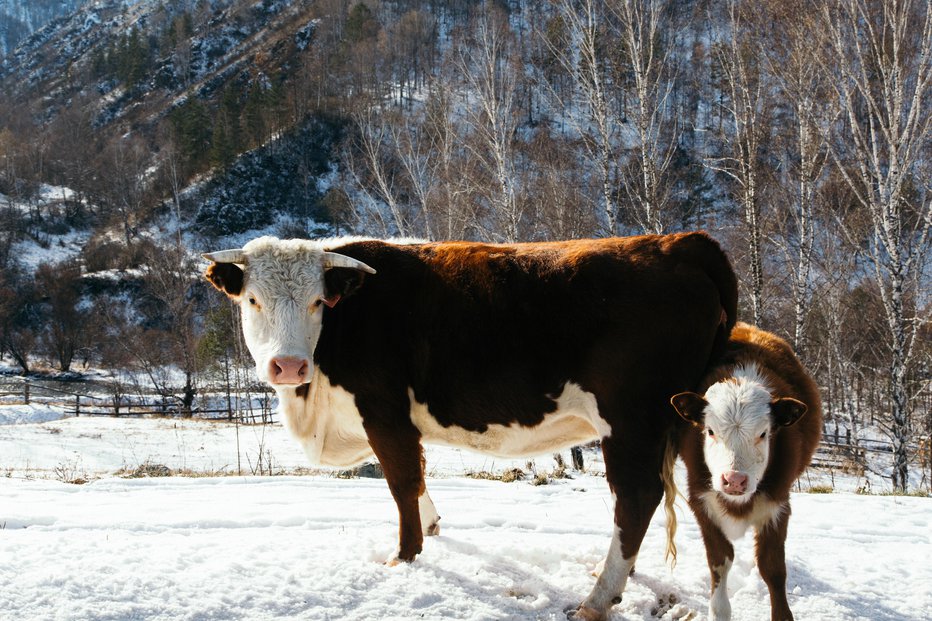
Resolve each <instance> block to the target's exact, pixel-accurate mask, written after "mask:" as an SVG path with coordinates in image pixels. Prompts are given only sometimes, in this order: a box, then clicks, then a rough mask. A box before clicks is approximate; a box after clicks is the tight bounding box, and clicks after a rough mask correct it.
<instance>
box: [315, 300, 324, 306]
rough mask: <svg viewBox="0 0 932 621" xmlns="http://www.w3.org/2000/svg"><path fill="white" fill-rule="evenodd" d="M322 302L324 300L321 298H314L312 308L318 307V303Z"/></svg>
mask: <svg viewBox="0 0 932 621" xmlns="http://www.w3.org/2000/svg"><path fill="white" fill-rule="evenodd" d="M323 303H324V300H323V299H322V298H317V299H316V300H314V308H320V305H321V304H323Z"/></svg>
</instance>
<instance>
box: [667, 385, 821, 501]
mask: <svg viewBox="0 0 932 621" xmlns="http://www.w3.org/2000/svg"><path fill="white" fill-rule="evenodd" d="M670 402H671V403H672V404H673V407H674V408H676V411H677V412H678V413H679V415H680V416H682V417H683V418H684V419H686V420H687V421H688V422H690V423H691V424H693V425H694V426H696V427H697V428H699V429H700V430H701V431H702V434H703V449H704V457H705V463H706V466H707V467H708V469H709V472H710V473H711V474H712V489H714V490H715V491H716V492H719V493H720V494H722V495H723V496H724V497H725V498H727V499H728V500H731V501H733V502H736V503H742V502H747V501H748V500H750V499H751V496H752V495H753V494H754V492H756V491H757V486H758V484H759V483H760V481H761V478H762V477H763V476H764V472H765V471H766V470H767V464H768V463H769V461H770V451H771V447H772V445H773V442H772V441H773V438H774V434H775V433H777V431H778V430H779V428H780V427H788V426H790V425H792V424H793V423H795V422H796V421H797V420H799V418H800V417H801V416H802V415H803V414H805V413H806V405H805V404H804V403H802V402H801V401H797V400H796V399H792V398H789V397H784V398H780V399H774V398H773V397H772V396H771V392H770V390H769V389H768V388H767V382H766V380H765V379H763V378H762V377H761V375H760V373H759V372H758V371H757V370H756V369H754V368H752V369H746V368H738V369H736V370H735V373H734V375H733V376H731V377H728V378H726V379H724V380H722V381H720V382H717V383H715V384H713V385H712V386H710V387H709V389H708V390H707V391H706V393H705V395H697V394H696V393H692V392H684V393H680V394H678V395H674V396H673V398H672V399H670Z"/></svg>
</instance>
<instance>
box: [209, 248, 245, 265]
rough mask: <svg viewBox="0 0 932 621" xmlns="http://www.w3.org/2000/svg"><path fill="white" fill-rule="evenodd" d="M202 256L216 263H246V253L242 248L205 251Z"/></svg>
mask: <svg viewBox="0 0 932 621" xmlns="http://www.w3.org/2000/svg"><path fill="white" fill-rule="evenodd" d="M201 256H202V257H204V258H205V259H207V260H208V261H213V262H214V263H239V264H240V265H246V253H244V252H243V250H242V248H237V249H236V250H218V251H217V252H205V253H204V254H202V255H201Z"/></svg>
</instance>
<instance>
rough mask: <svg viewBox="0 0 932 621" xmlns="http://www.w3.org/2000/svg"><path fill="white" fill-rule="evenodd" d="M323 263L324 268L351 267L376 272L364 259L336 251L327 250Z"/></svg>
mask: <svg viewBox="0 0 932 621" xmlns="http://www.w3.org/2000/svg"><path fill="white" fill-rule="evenodd" d="M323 263H324V269H330V268H331V267H349V268H352V269H354V270H362V271H364V272H368V273H370V274H375V270H374V269H372V268H371V267H369V266H368V265H366V264H365V263H363V262H362V261H359V260H358V259H354V258H352V257H348V256H346V255H345V254H338V253H336V252H325V253H324V259H323Z"/></svg>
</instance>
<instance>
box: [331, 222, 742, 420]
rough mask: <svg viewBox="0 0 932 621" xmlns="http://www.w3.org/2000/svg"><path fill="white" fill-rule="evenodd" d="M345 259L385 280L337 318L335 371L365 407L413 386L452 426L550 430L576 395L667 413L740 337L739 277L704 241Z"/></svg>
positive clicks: (484, 247)
mask: <svg viewBox="0 0 932 621" xmlns="http://www.w3.org/2000/svg"><path fill="white" fill-rule="evenodd" d="M334 250H335V251H338V252H340V253H341V254H345V255H347V256H351V257H354V258H356V259H359V260H361V261H364V262H365V263H366V264H367V265H370V266H372V267H373V268H375V270H376V271H377V273H376V274H375V275H373V276H370V277H368V278H367V279H366V283H365V285H364V286H363V287H361V288H360V289H359V291H358V292H357V293H355V294H354V295H353V296H352V297H350V298H348V299H346V300H345V301H343V302H341V303H340V305H339V306H337V307H336V308H334V309H327V310H326V311H325V315H324V328H323V332H322V334H321V341H320V344H319V346H318V353H317V355H316V356H315V357H317V358H318V359H319V363H320V364H321V368H322V369H324V370H325V372H326V373H327V375H328V376H330V377H331V378H332V380H333V381H335V382H337V383H339V384H341V385H347V384H348V383H351V384H356V385H355V386H348V389H349V390H350V392H353V393H358V391H359V390H360V389H365V388H366V387H367V386H372V385H373V384H374V383H376V382H378V383H380V385H382V386H385V385H389V384H390V385H393V386H395V387H396V388H397V389H399V390H403V391H405V393H406V392H407V390H408V389H409V388H410V389H411V391H412V392H413V397H414V399H415V400H416V401H417V402H419V403H423V404H427V406H428V407H429V410H430V413H431V415H432V416H434V417H435V418H436V419H437V420H438V421H439V423H440V424H442V425H445V426H446V425H454V424H455V425H458V426H461V427H464V428H466V429H469V430H474V431H483V430H485V429H486V428H487V426H488V425H489V424H501V425H508V424H511V423H519V424H521V425H524V426H533V425H536V424H538V423H539V422H540V421H541V420H542V418H543V417H544V416H545V415H546V414H547V413H549V412H551V411H553V410H554V408H555V407H556V406H555V399H556V398H557V397H558V396H559V395H560V394H561V391H562V390H563V388H564V387H565V386H566V385H567V383H568V382H572V383H574V384H577V385H578V386H580V387H581V388H582V390H584V391H586V392H588V393H591V394H594V395H596V397H597V399H598V401H599V406H600V409H605V408H606V407H607V408H610V409H620V408H622V407H623V406H624V403H625V402H631V403H634V404H638V403H643V402H645V401H652V402H655V403H658V404H663V405H662V406H659V407H658V408H657V410H658V411H659V410H661V409H664V408H665V404H666V398H667V397H668V395H669V394H671V393H672V392H676V391H678V390H684V389H686V388H688V387H690V386H692V385H695V383H696V382H697V381H698V380H699V378H700V377H701V374H702V373H703V370H704V369H705V368H706V367H707V364H708V361H709V359H710V357H712V354H713V352H714V351H716V350H717V349H720V348H721V347H722V346H723V343H724V342H726V341H727V338H728V333H729V331H730V329H731V326H732V325H734V317H735V313H736V300H737V286H736V284H735V278H734V274H733V272H732V271H731V267H730V265H729V263H728V260H727V258H726V257H725V255H724V253H723V252H722V251H721V249H720V248H719V246H718V244H717V243H716V242H714V241H713V240H711V239H710V238H709V237H708V236H706V235H704V234H701V233H690V234H679V235H669V236H641V237H633V238H615V239H602V240H580V241H567V242H546V243H532V244H511V245H504V244H503V245H499V244H478V243H469V242H438V243H425V244H407V245H396V244H391V243H385V242H378V241H365V242H357V243H351V244H347V245H345V246H341V247H337V248H334ZM346 358H352V362H353V364H352V372H349V371H347V372H344V369H343V367H344V366H346V365H343V364H341V363H340V362H339V360H340V359H346ZM396 392H397V391H396Z"/></svg>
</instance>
